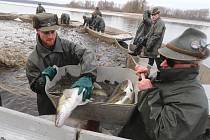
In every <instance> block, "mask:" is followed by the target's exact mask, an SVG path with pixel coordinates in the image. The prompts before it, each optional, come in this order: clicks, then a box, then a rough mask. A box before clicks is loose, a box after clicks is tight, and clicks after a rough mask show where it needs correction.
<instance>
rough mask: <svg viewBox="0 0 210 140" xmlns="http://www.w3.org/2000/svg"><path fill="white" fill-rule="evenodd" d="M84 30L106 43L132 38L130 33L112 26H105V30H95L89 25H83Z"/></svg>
mask: <svg viewBox="0 0 210 140" xmlns="http://www.w3.org/2000/svg"><path fill="white" fill-rule="evenodd" d="M85 31H86V32H87V33H88V34H90V35H91V36H93V37H95V38H99V39H100V40H102V41H105V42H107V43H111V44H112V43H115V41H116V40H117V41H127V40H131V39H132V38H133V36H132V34H130V33H127V32H124V31H122V30H118V29H116V28H112V27H106V29H105V32H104V33H101V32H97V31H94V30H92V29H90V28H89V27H85Z"/></svg>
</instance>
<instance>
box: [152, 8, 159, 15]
mask: <svg viewBox="0 0 210 140" xmlns="http://www.w3.org/2000/svg"><path fill="white" fill-rule="evenodd" d="M159 13H160V10H159V9H158V8H153V9H152V12H151V15H156V14H159Z"/></svg>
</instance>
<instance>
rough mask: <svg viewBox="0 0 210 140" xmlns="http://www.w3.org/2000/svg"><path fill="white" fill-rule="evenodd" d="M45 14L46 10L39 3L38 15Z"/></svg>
mask: <svg viewBox="0 0 210 140" xmlns="http://www.w3.org/2000/svg"><path fill="white" fill-rule="evenodd" d="M44 12H45V9H44V7H43V6H42V5H41V3H40V2H39V3H38V7H37V8H36V14H38V13H44Z"/></svg>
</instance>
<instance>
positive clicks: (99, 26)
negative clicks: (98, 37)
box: [93, 15, 105, 32]
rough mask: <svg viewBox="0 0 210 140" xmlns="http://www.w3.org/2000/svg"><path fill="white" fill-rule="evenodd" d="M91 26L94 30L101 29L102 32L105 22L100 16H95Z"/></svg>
mask: <svg viewBox="0 0 210 140" xmlns="http://www.w3.org/2000/svg"><path fill="white" fill-rule="evenodd" d="M93 28H94V30H96V31H98V32H99V31H102V32H104V31H105V22H104V19H103V18H102V17H100V16H98V15H97V16H96V18H95V19H94V22H93Z"/></svg>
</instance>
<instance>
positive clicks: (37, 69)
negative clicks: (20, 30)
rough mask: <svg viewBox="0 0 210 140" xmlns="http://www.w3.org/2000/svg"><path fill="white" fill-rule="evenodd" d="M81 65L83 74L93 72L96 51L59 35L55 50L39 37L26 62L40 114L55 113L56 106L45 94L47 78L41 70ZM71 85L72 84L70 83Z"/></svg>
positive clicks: (27, 73)
mask: <svg viewBox="0 0 210 140" xmlns="http://www.w3.org/2000/svg"><path fill="white" fill-rule="evenodd" d="M77 64H80V65H81V71H82V74H87V73H91V72H93V71H94V70H95V69H96V67H95V55H94V53H93V52H92V51H91V50H89V49H87V48H84V47H82V46H79V45H76V44H74V43H72V42H69V41H68V40H64V39H60V38H59V37H58V36H57V39H56V44H55V47H54V49H53V50H49V49H47V48H46V47H44V46H43V45H42V44H41V43H40V41H39V39H38V37H37V45H36V47H35V49H34V51H33V52H32V54H31V55H30V56H29V58H28V61H27V63H26V76H27V78H28V80H29V84H30V88H31V89H32V90H33V91H34V92H36V93H37V104H38V111H39V114H40V115H46V114H54V113H55V108H54V106H53V105H52V103H51V101H50V100H49V98H48V97H47V96H46V94H45V90H44V87H45V78H44V77H42V76H41V72H42V71H43V70H44V69H45V68H47V67H48V66H53V65H56V66H58V67H62V66H65V65H77ZM69 86H70V85H69Z"/></svg>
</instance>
